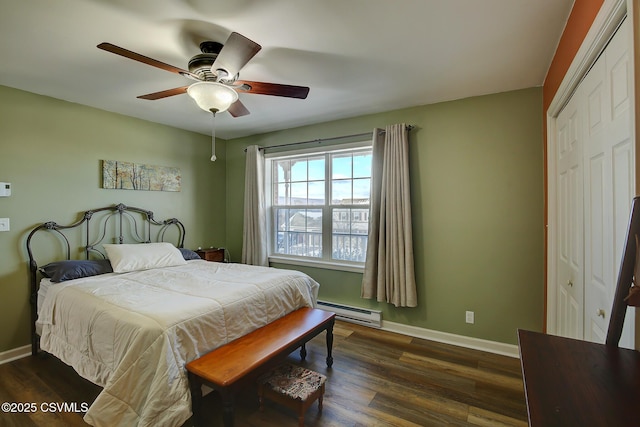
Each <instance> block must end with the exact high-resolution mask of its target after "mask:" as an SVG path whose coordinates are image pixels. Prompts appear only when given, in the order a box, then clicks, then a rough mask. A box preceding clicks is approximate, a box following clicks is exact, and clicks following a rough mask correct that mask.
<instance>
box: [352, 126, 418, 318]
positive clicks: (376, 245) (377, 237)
mask: <svg viewBox="0 0 640 427" xmlns="http://www.w3.org/2000/svg"><path fill="white" fill-rule="evenodd" d="M362 297H363V298H368V299H372V298H376V299H377V300H378V301H380V302H383V301H386V302H387V303H391V304H393V305H395V306H396V307H415V306H417V305H418V301H417V295H416V281H415V274H414V266H413V239H412V235H411V201H410V194H409V136H408V130H407V127H406V125H405V124H404V123H403V124H397V125H391V126H387V128H386V130H385V131H384V132H382V131H381V130H380V129H374V131H373V165H372V184H371V209H370V215H369V239H368V243H367V258H366V260H365V269H364V274H363V277H362Z"/></svg>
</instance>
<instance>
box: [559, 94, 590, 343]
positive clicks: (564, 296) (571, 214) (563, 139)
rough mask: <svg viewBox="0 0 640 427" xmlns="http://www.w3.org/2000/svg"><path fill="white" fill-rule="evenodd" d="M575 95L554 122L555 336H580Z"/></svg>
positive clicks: (581, 256) (579, 173)
mask: <svg viewBox="0 0 640 427" xmlns="http://www.w3.org/2000/svg"><path fill="white" fill-rule="evenodd" d="M578 106H579V104H578V100H577V98H576V97H575V96H574V97H572V98H571V100H570V101H569V103H568V104H567V106H566V107H565V108H564V109H563V110H562V112H561V113H560V115H559V116H558V120H557V129H558V134H557V139H556V140H557V142H558V145H557V149H558V152H557V158H558V204H557V206H558V230H559V233H558V250H557V253H558V258H559V259H558V276H557V290H558V295H557V304H558V316H557V322H558V323H557V326H556V327H557V333H558V334H560V335H562V336H566V337H571V338H582V336H583V313H584V304H583V300H584V238H583V237H584V234H583V232H582V230H583V218H584V215H583V189H582V182H583V170H582V169H583V168H582V144H581V140H582V135H581V130H582V126H581V123H580V119H581V115H580V114H579V110H578Z"/></svg>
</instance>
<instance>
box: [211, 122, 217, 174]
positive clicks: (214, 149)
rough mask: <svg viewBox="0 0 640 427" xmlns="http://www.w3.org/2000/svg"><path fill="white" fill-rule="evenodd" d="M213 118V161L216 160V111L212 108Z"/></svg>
mask: <svg viewBox="0 0 640 427" xmlns="http://www.w3.org/2000/svg"><path fill="white" fill-rule="evenodd" d="M211 113H213V118H212V119H211V161H212V162H215V161H216V112H215V110H211Z"/></svg>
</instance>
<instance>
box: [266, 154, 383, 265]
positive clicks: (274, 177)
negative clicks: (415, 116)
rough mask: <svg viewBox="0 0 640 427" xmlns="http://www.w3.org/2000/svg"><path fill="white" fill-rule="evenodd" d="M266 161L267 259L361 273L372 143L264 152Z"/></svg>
mask: <svg viewBox="0 0 640 427" xmlns="http://www.w3.org/2000/svg"><path fill="white" fill-rule="evenodd" d="M266 160H267V162H266V163H267V164H266V168H265V171H266V177H265V178H266V179H265V182H266V185H267V203H268V212H269V216H270V217H269V220H268V223H269V247H270V249H269V258H270V260H272V261H279V262H290V263H293V264H303V265H307V264H308V265H315V266H322V265H324V266H326V267H328V268H340V269H350V268H349V267H351V268H354V269H355V270H356V271H357V270H358V269H361V268H362V267H363V266H364V261H365V256H366V249H367V236H368V233H369V202H370V193H371V143H370V142H365V143H359V144H350V145H349V146H348V147H347V148H345V146H344V145H340V146H334V147H331V148H326V147H325V148H324V149H323V150H322V151H318V150H315V151H305V152H300V151H298V152H295V153H286V154H283V153H278V154H271V155H269V154H267V156H266ZM345 267H347V268H345Z"/></svg>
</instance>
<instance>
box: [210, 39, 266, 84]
mask: <svg viewBox="0 0 640 427" xmlns="http://www.w3.org/2000/svg"><path fill="white" fill-rule="evenodd" d="M260 49H262V46H260V45H259V44H258V43H256V42H254V41H252V40H249V39H248V38H246V37H245V36H243V35H242V34H239V33H235V32H234V33H231V35H230V36H229V38H228V39H227V41H226V43H225V44H224V46H223V47H222V50H221V51H220V53H219V54H218V57H217V58H216V60H215V61H214V63H213V65H212V66H211V72H213V73H214V74H217V70H224V71H226V72H227V76H220V77H222V78H223V79H224V78H225V77H227V78H229V79H231V78H233V77H235V75H236V74H238V72H239V71H240V69H241V68H242V67H244V66H245V65H246V64H247V62H249V60H250V59H251V58H253V57H254V56H255V54H256V53H258V52H259V51H260Z"/></svg>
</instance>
